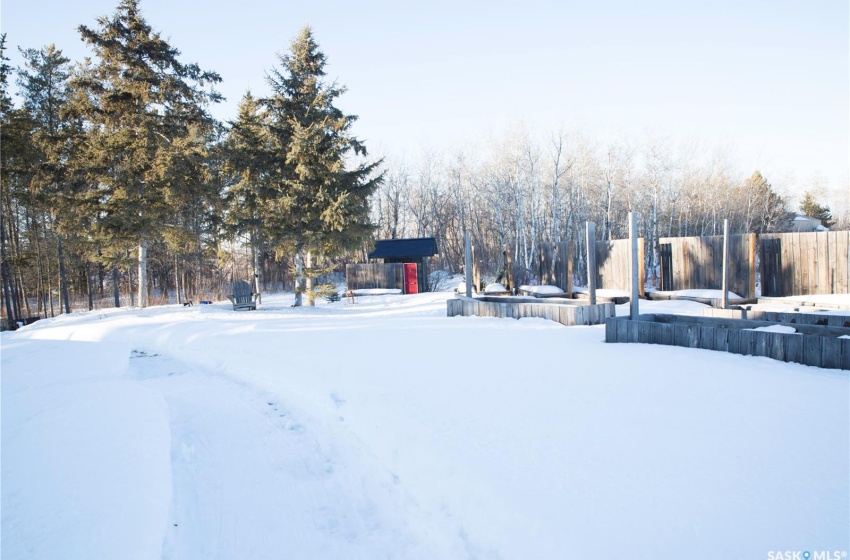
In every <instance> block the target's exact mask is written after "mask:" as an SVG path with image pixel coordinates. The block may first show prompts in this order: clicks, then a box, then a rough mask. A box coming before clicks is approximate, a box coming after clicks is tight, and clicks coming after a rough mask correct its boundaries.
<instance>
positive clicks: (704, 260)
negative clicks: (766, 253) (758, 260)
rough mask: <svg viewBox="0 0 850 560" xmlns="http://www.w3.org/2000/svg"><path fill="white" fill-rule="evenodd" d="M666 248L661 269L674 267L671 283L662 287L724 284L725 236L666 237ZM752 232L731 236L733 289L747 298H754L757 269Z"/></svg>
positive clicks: (690, 287) (730, 282) (731, 280)
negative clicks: (752, 250) (753, 256)
mask: <svg viewBox="0 0 850 560" xmlns="http://www.w3.org/2000/svg"><path fill="white" fill-rule="evenodd" d="M659 242H660V245H661V247H662V251H661V252H660V256H661V269H662V271H665V270H670V273H669V277H670V280H671V282H670V283H669V285H667V282H662V290H665V291H673V290H689V289H709V290H719V289H721V288H722V287H723V236H722V235H714V236H705V237H666V238H662V239H660V240H659ZM750 246H751V239H750V236H749V235H742V234H736V235H730V236H729V290H730V291H732V292H734V293H736V294H738V295H739V296H741V297H744V298H753V297H755V294H754V293H752V292H753V285H754V282H753V280H754V276H753V275H755V270H754V265H753V262H752V258H751V251H750Z"/></svg>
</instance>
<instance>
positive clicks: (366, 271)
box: [345, 263, 404, 290]
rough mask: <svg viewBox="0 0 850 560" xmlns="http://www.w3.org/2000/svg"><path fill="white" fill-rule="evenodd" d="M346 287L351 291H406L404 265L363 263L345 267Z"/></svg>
mask: <svg viewBox="0 0 850 560" xmlns="http://www.w3.org/2000/svg"><path fill="white" fill-rule="evenodd" d="M345 285H346V287H347V288H348V289H349V290H366V289H400V290H404V265H403V264H401V263H363V264H347V265H345Z"/></svg>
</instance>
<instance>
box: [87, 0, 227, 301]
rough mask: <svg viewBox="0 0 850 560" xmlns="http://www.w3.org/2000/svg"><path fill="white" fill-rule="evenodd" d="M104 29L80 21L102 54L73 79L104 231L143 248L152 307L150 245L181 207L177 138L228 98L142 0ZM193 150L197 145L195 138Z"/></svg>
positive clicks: (142, 291) (125, 2) (126, 1)
mask: <svg viewBox="0 0 850 560" xmlns="http://www.w3.org/2000/svg"><path fill="white" fill-rule="evenodd" d="M97 23H98V28H97V29H91V28H89V27H86V26H80V28H79V31H80V34H81V35H82V38H83V40H84V41H85V42H86V43H88V44H89V45H90V46H91V47H92V49H93V50H94V54H95V57H96V60H95V62H94V63H93V64H90V65H86V66H83V67H82V68H81V71H80V72H79V73H78V75H77V76H76V77H75V80H74V83H75V86H76V87H77V88H79V90H80V91H81V92H83V95H81V96H80V97H79V101H80V103H79V110H80V112H81V114H82V115H83V116H84V117H85V118H86V121H87V124H88V138H87V140H88V148H89V150H88V154H87V161H88V162H89V163H90V167H89V170H90V175H91V178H92V180H93V181H95V182H96V183H97V184H98V188H99V189H100V208H99V214H100V216H101V219H100V220H99V232H100V234H101V238H102V239H103V240H104V242H106V243H114V244H117V245H121V244H127V243H133V244H134V245H136V246H138V265H139V274H138V278H139V298H138V301H139V305H140V306H141V307H145V306H146V305H147V297H148V294H147V277H148V274H147V248H148V243H149V242H150V241H151V240H152V239H154V238H156V237H157V236H158V234H159V233H160V232H161V229H162V228H163V227H164V225H165V224H167V223H169V220H168V218H169V216H171V215H172V213H173V211H174V208H173V207H172V206H170V205H169V203H168V190H169V189H171V188H179V187H178V186H177V185H174V184H173V180H174V175H173V174H172V173H170V172H169V171H168V169H163V165H166V166H167V165H169V163H168V162H169V161H171V160H172V159H173V158H172V155H173V151H174V150H175V149H176V147H177V144H175V141H178V140H180V139H183V138H186V137H187V136H190V135H191V132H190V127H192V126H199V125H203V123H205V122H209V121H210V120H211V119H210V117H209V115H208V114H207V111H206V108H207V106H208V104H209V103H210V102H218V101H220V100H221V99H222V98H221V96H220V95H219V94H218V93H217V92H216V91H215V90H214V89H213V86H214V84H216V83H218V82H220V81H221V78H220V77H219V75H218V74H216V73H215V72H209V71H204V70H201V69H200V68H199V67H198V65H197V64H184V63H182V62H180V61H179V60H178V57H179V55H180V51H178V50H177V49H176V48H174V47H172V46H171V45H170V44H169V43H168V42H167V41H166V40H165V39H163V38H162V36H161V35H160V33H158V32H154V31H153V30H152V29H151V27H150V25H148V23H147V21H145V19H144V18H143V17H142V14H141V12H140V9H139V1H138V0H121V2H120V4H119V5H118V8H117V10H116V12H115V13H114V14H113V15H112V17H101V18H98V20H97ZM190 145H191V146H192V149H194V144H192V143H190Z"/></svg>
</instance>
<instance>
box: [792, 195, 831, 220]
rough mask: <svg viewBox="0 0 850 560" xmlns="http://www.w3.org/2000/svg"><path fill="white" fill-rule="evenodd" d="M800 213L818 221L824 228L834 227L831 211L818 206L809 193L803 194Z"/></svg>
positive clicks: (826, 207)
mask: <svg viewBox="0 0 850 560" xmlns="http://www.w3.org/2000/svg"><path fill="white" fill-rule="evenodd" d="M800 211H802V212H803V214H805V215H806V216H808V217H810V218H816V219H818V220H820V223H821V224H822V225H823V227H825V228H831V227H832V226H834V225H835V220H833V219H832V210H830V209H829V206H824V205H822V204H820V203H819V202H818V201H817V199H815V195H813V194H812V193H810V192H806V193H804V194H803V200H801V201H800Z"/></svg>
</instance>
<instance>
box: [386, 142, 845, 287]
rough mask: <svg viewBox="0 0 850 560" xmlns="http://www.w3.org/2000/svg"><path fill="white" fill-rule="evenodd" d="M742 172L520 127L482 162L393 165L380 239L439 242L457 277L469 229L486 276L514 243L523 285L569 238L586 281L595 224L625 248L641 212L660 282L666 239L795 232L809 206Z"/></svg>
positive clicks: (677, 149) (699, 159)
mask: <svg viewBox="0 0 850 560" xmlns="http://www.w3.org/2000/svg"><path fill="white" fill-rule="evenodd" d="M482 154H484V155H482ZM735 167H736V166H735V165H734V162H733V161H731V160H730V158H729V157H728V156H726V155H724V154H723V153H722V151H718V152H717V153H716V154H711V153H706V152H705V151H702V150H699V149H697V148H694V147H692V148H688V147H686V146H684V145H683V146H676V145H674V144H673V143H671V142H670V141H667V140H662V139H654V140H653V139H649V140H647V141H645V142H643V143H642V144H639V143H637V142H633V141H632V142H630V141H628V140H623V141H621V142H617V143H611V144H604V143H600V142H598V141H595V140H594V139H592V138H589V137H587V136H585V135H583V134H581V133H579V132H575V131H573V132H566V131H561V132H559V133H556V134H553V135H551V136H550V137H548V138H546V139H544V140H540V139H535V138H532V137H531V136H530V135H529V134H528V133H526V132H524V131H522V130H519V131H515V132H514V133H512V134H508V135H506V136H504V137H503V138H502V139H500V140H494V141H491V142H490V143H489V145H486V146H485V147H484V149H483V150H481V151H479V152H478V153H469V152H463V151H458V152H455V153H452V154H448V155H447V154H441V155H436V154H433V153H431V154H425V155H423V156H421V157H420V158H419V160H418V161H415V162H413V163H411V162H404V161H402V162H394V163H392V164H390V165H389V166H388V170H387V173H386V175H385V177H384V182H383V184H382V185H381V186H380V187H379V190H378V192H377V193H376V194H375V197H374V201H373V219H374V221H375V222H376V223H377V224H379V226H380V230H379V234H378V235H379V236H380V237H384V238H396V237H398V238H403V237H420V236H434V237H436V238H437V241H438V247H439V248H440V251H441V253H440V256H439V258H440V261H441V262H440V263H439V264H438V266H439V267H442V268H445V269H448V270H453V271H457V270H460V269H461V267H462V265H463V232H464V231H469V233H470V236H471V242H472V244H473V245H474V247H475V253H476V260H477V261H479V262H480V263H481V266H482V269H483V272H485V273H486V274H490V275H492V276H496V275H497V274H498V273H499V271H500V270H501V269H502V268H503V266H504V264H505V262H504V261H505V259H504V255H503V253H504V248H505V247H506V246H508V247H510V250H511V253H512V257H513V263H514V267H515V271H514V273H515V274H516V275H518V277H519V278H520V279H523V278H524V280H523V281H525V280H529V281H530V280H531V279H532V277H533V276H534V275H535V274H536V264H535V263H536V262H537V255H538V250H537V249H538V246H539V244H540V243H541V242H548V241H562V240H568V241H571V242H573V243H574V244H575V245H574V246H575V248H576V250H575V251H573V259H574V263H573V264H574V271H575V274H576V281H578V282H580V283H583V282H585V281H586V279H585V278H584V276H585V270H586V268H585V266H584V262H583V255H584V254H585V245H586V239H585V237H586V235H585V224H586V222H587V221H591V222H594V223H595V224H596V232H597V237H598V239H623V238H626V237H628V213H629V212H631V211H634V212H636V213H637V214H638V218H639V219H638V227H639V235H640V236H642V237H645V238H646V243H647V245H646V247H647V251H646V262H645V266H646V269H647V279H648V281H650V282H652V281H655V280H656V275H657V273H658V266H659V260H658V251H657V247H658V240H659V239H660V238H663V237H681V236H701V235H719V234H721V233H722V231H723V220H724V219H729V220H730V227H731V229H732V231H733V232H734V233H744V232H776V231H788V230H790V228H791V227H792V221H793V216H794V214H793V213H794V212H795V211H798V209H796V208H793V207H792V206H791V204H790V202H789V200H788V199H787V198H786V197H784V196H782V195H780V193H779V192H778V190H777V189H776V188H774V187H773V186H772V185H771V183H770V182H768V180H767V179H766V178H765V177H763V176H762V175H761V173H759V172H758V171H754V172H753V173H752V174H751V175H749V176H743V177H742V176H739V175H737V174H736V172H735V171H734V169H735ZM801 206H802V208H801V209H800V211H802V212H803V213H805V214H807V215H810V216H816V217H818V218H820V219H822V220H823V221H824V222H825V225H826V226H827V227H829V226H832V225H834V222H833V221H832V215H831V213H830V210H829V208H828V207H826V206H822V205H820V204H818V203H817V201H816V199H815V198H814V197H813V195H812V194H811V193H806V195H805V196H804V198H803V204H802V205H801ZM844 221H846V217H845V220H844ZM844 225H845V226H846V224H844ZM650 248H651V250H650Z"/></svg>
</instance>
